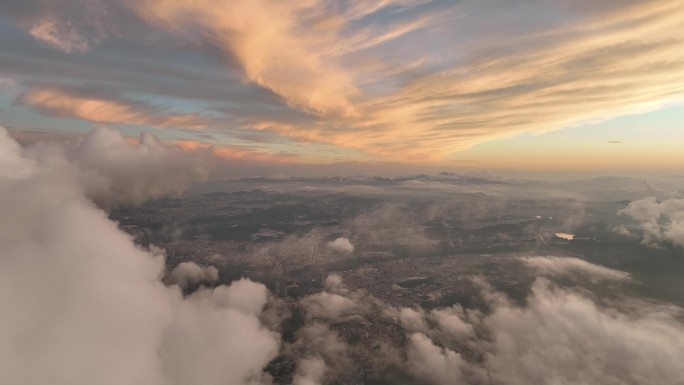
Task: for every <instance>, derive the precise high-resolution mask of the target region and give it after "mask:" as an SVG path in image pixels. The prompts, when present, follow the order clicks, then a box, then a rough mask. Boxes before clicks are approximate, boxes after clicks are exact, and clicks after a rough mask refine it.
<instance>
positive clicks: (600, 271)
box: [521, 257, 630, 281]
mask: <svg viewBox="0 0 684 385" xmlns="http://www.w3.org/2000/svg"><path fill="white" fill-rule="evenodd" d="M521 260H522V262H523V263H524V264H525V265H527V266H529V267H531V268H533V269H534V270H536V272H537V273H538V274H539V275H542V276H568V277H575V278H577V277H582V276H588V277H589V278H590V279H601V280H610V281H624V280H629V279H630V276H629V273H625V272H624V271H619V270H613V269H609V268H607V267H603V266H599V265H594V264H593V263H589V262H587V261H584V260H582V259H579V258H569V257H523V258H521Z"/></svg>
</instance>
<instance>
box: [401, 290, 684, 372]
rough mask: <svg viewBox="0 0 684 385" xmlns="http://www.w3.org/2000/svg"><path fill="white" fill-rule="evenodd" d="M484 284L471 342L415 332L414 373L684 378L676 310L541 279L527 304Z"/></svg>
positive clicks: (683, 331)
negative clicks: (634, 304)
mask: <svg viewBox="0 0 684 385" xmlns="http://www.w3.org/2000/svg"><path fill="white" fill-rule="evenodd" d="M482 287H483V291H484V293H483V295H484V296H485V297H487V298H488V302H489V306H491V312H490V313H489V314H487V315H484V314H479V315H478V316H477V317H472V318H471V319H470V320H467V321H466V322H467V324H468V325H469V326H470V327H471V328H470V331H469V332H468V333H470V335H471V336H472V337H473V338H475V339H474V340H469V341H466V342H463V341H460V342H449V341H448V340H445V339H444V338H441V337H439V336H441V335H440V334H435V331H434V330H429V329H427V330H426V331H424V332H418V333H413V334H411V336H410V339H409V346H408V348H407V358H408V363H407V364H408V366H409V369H410V370H411V371H412V372H413V373H414V374H415V375H416V376H418V377H419V378H422V379H424V380H427V381H429V382H431V383H434V384H452V383H453V384H458V383H467V384H512V385H516V384H521V385H522V384H549V383H553V384H635V383H638V384H677V383H679V382H680V381H681V373H682V371H683V370H684V365H683V364H682V363H681V362H680V361H679V360H678V359H677V358H676V357H677V356H678V355H679V354H681V353H682V351H684V339H683V338H682V337H684V325H682V323H681V321H679V320H678V317H679V316H681V314H680V313H678V312H679V311H680V310H679V309H673V308H670V307H659V306H658V305H654V304H648V303H643V304H641V305H643V306H642V307H641V308H640V309H639V310H636V311H635V310H634V309H632V310H626V309H619V308H606V307H604V306H602V305H599V304H598V303H597V302H595V300H593V299H591V298H589V297H587V296H586V295H585V294H581V293H580V292H578V291H575V290H573V289H564V288H560V287H557V286H555V285H554V284H552V283H550V282H549V281H547V280H546V279H542V278H540V279H538V280H537V281H536V282H535V284H534V286H533V288H532V291H531V293H530V295H529V297H528V298H527V304H526V305H525V306H520V305H515V304H513V303H511V302H509V301H508V300H507V299H506V298H505V296H501V295H500V293H496V292H493V291H492V289H491V287H489V286H488V285H486V284H482ZM466 322H464V321H463V319H460V323H461V324H465V323H466ZM437 327H438V328H440V327H442V326H441V325H440V326H437ZM475 329H476V330H479V331H478V332H477V333H476V334H472V333H473V330H475ZM461 332H462V330H453V331H449V332H448V333H461ZM431 334H432V336H431ZM435 336H438V337H435ZM464 354H470V357H472V354H475V356H476V357H480V358H478V359H473V358H466V357H465V356H464Z"/></svg>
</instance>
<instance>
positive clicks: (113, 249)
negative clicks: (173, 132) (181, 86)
mask: <svg viewBox="0 0 684 385" xmlns="http://www.w3.org/2000/svg"><path fill="white" fill-rule="evenodd" d="M105 136H106V135H105ZM98 137H99V136H98V135H95V136H93V137H91V138H90V139H87V140H85V141H84V142H83V143H81V144H80V145H81V146H86V147H88V146H90V145H93V143H90V144H89V143H88V141H93V140H96V139H97V138H98ZM115 139H116V138H115ZM117 140H118V139H116V140H115V141H114V142H115V143H118V142H117ZM105 142H106V141H105ZM107 143H109V144H111V142H107ZM156 146H157V145H156V144H155V145H153V146H151V147H149V148H146V146H145V145H143V146H142V147H141V149H142V150H138V151H141V152H140V153H138V152H135V151H134V152H132V153H129V155H131V156H132V158H128V159H123V160H122V159H118V163H116V162H115V163H116V164H117V166H116V167H114V168H113V169H112V168H108V167H107V165H108V164H109V163H106V162H105V163H103V164H102V166H103V168H102V169H101V172H102V173H103V174H104V173H105V172H107V171H111V170H114V171H116V172H119V173H121V175H119V176H118V177H117V178H124V179H122V180H120V182H121V183H125V182H129V183H130V184H131V185H132V186H133V187H135V186H136V183H138V182H136V180H135V177H136V176H138V177H143V178H145V177H147V176H148V175H149V176H150V177H154V178H159V176H152V175H151V174H146V173H145V172H144V171H141V169H142V168H145V167H146V166H147V164H146V163H145V162H142V161H143V160H145V159H147V158H145V157H143V153H145V154H146V155H147V156H149V157H150V158H152V159H153V160H152V162H154V158H155V157H156V156H159V155H160V154H159V153H158V152H157V150H158V148H157V147H156ZM77 147H78V146H77ZM95 147H97V146H95ZM101 150H102V152H101V155H103V157H104V158H105V159H106V158H107V156H108V154H109V156H110V157H112V156H114V152H112V151H113V149H112V148H111V147H108V146H104V147H101ZM70 151H71V149H64V148H63V147H59V146H53V145H44V146H38V147H33V148H21V147H20V146H18V145H17V144H16V143H15V142H14V141H13V140H11V139H10V138H9V137H8V136H7V134H6V132H5V131H4V130H0V154H2V155H0V197H2V199H0V210H2V211H3V216H2V218H1V219H0V234H1V235H0V312H1V313H2V314H3V322H2V323H0V359H1V360H2V361H3V365H0V382H2V383H7V384H18V385H35V384H45V383H51V384H57V385H59V384H70V385H74V384H112V383H117V384H152V385H154V384H159V385H162V384H164V385H167V384H187V383H200V384H217V385H218V384H258V383H263V382H268V378H266V377H264V374H263V371H262V368H263V367H264V366H265V365H266V364H267V363H268V362H269V361H270V359H272V358H273V357H274V356H275V355H276V353H277V350H278V346H279V338H278V336H277V335H276V334H274V333H273V332H271V331H270V330H268V329H267V328H265V327H264V326H263V325H262V324H261V322H260V321H259V315H260V312H261V308H262V307H263V306H264V305H265V303H266V289H265V287H264V286H263V285H260V284H255V283H252V282H244V281H242V282H238V283H235V284H233V285H231V286H229V287H226V286H219V287H217V288H215V289H203V290H200V291H199V292H196V293H195V294H193V295H191V296H189V297H183V296H182V294H181V293H180V290H179V289H178V287H176V286H171V287H167V286H165V285H164V284H162V282H161V281H160V278H161V276H162V275H163V272H164V255H163V253H162V252H160V251H158V250H154V249H150V250H148V249H143V248H140V247H139V246H136V245H135V244H134V243H133V241H132V239H131V237H130V236H129V235H127V234H125V233H124V232H122V231H120V230H119V229H118V228H117V225H116V224H115V223H113V222H111V221H110V220H109V219H108V218H107V215H106V213H105V212H103V211H101V210H100V209H98V208H97V207H96V206H95V205H94V204H93V203H92V202H91V201H90V200H89V199H88V195H89V194H90V193H91V192H92V191H93V190H92V189H91V188H89V187H88V186H87V183H84V175H83V170H82V169H80V167H81V163H79V161H73V163H72V161H71V160H70ZM162 155H163V153H162ZM79 159H80V161H83V160H85V159H86V158H79ZM161 159H162V158H159V159H157V161H161ZM92 160H93V161H94V159H92ZM109 160H110V161H111V160H112V159H109ZM136 160H137V161H138V162H135V161H136ZM124 164H125V165H126V166H127V167H128V171H130V174H127V175H124V171H125V167H124ZM91 167H93V168H92V169H91V170H94V167H95V165H91ZM167 177H168V178H173V177H174V176H173V175H172V174H167ZM140 183H142V182H140ZM167 187H171V190H172V191H173V190H174V188H175V187H176V185H175V184H171V185H167ZM143 190H144V189H143ZM155 193H161V191H160V190H159V191H157V190H155ZM136 197H139V196H137V195H134V196H132V198H134V200H135V199H137V198H136ZM246 301H249V303H246Z"/></svg>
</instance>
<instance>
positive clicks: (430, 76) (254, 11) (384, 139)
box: [0, 0, 684, 171]
mask: <svg viewBox="0 0 684 385" xmlns="http://www.w3.org/2000/svg"><path fill="white" fill-rule="evenodd" d="M682 102H684V1H681V0H657V1H653V0H648V1H647V0H591V1H590V0H573V1H566V0H525V1H514V0H488V1H482V0H470V1H466V0H462V1H429V0H347V1H333V0H293V1H280V0H234V1H213V0H60V1H54V0H22V1H16V0H0V125H2V126H4V127H7V128H8V129H9V130H10V132H11V133H12V135H14V136H15V137H18V138H24V139H25V140H35V139H46V138H47V139H60V138H68V137H70V136H71V137H73V136H74V135H79V134H83V133H85V132H87V131H89V130H90V129H92V128H93V127H97V126H103V125H104V126H107V127H111V128H116V129H118V130H120V131H121V132H122V133H124V135H126V136H130V137H137V136H138V135H139V134H140V133H141V132H146V131H147V132H151V133H153V134H154V135H156V136H158V137H161V138H164V139H167V140H170V141H175V142H177V143H178V144H179V145H181V146H182V147H183V148H185V149H192V148H198V147H209V146H211V147H212V148H213V151H214V152H215V153H216V154H217V155H218V156H220V157H223V158H226V159H229V160H230V159H242V160H245V159H246V160H250V161H255V162H264V163H306V164H312V163H313V164H316V163H323V164H329V163H340V164H343V163H349V162H353V163H356V164H364V163H369V164H370V163H378V162H383V163H394V164H405V165H413V166H415V165H428V166H431V167H432V166H434V167H441V168H451V169H458V168H462V169H487V170H489V169H491V170H502V169H505V170H521V171H525V170H530V171H535V170H539V171H549V170H563V171H570V170H574V171H577V170H580V171H581V170H605V171H626V170H633V171H651V170H652V171H681V170H684V151H683V150H682V147H683V145H684V103H682Z"/></svg>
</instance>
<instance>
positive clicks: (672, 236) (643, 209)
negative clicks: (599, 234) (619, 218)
mask: <svg viewBox="0 0 684 385" xmlns="http://www.w3.org/2000/svg"><path fill="white" fill-rule="evenodd" d="M620 214H623V215H626V216H628V217H629V218H630V219H632V221H634V222H636V223H637V226H638V231H639V234H640V236H641V237H642V243H644V244H646V245H651V246H656V245H657V243H658V242H662V241H669V242H672V243H673V244H675V245H677V246H679V247H684V199H677V198H674V199H666V200H663V201H661V202H658V200H657V199H656V198H654V197H649V198H644V199H640V200H637V201H633V202H630V203H629V205H627V207H626V208H625V209H624V210H622V211H620ZM625 230H626V231H627V233H630V231H629V230H628V229H627V228H623V232H624V231H625Z"/></svg>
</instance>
